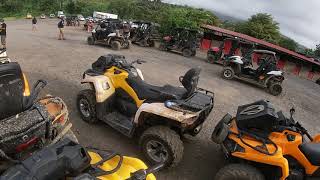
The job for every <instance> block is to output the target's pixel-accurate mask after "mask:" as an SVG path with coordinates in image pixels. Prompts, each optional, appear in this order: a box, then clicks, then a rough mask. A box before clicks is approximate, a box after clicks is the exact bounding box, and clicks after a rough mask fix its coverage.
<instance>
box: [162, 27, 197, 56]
mask: <svg viewBox="0 0 320 180" xmlns="http://www.w3.org/2000/svg"><path fill="white" fill-rule="evenodd" d="M198 34H199V32H198V31H197V30H191V29H186V28H176V29H174V30H173V32H172V33H171V34H170V35H168V36H165V37H164V38H163V40H162V42H161V44H160V50H163V51H168V50H170V51H178V52H181V53H182V55H183V56H185V57H191V56H195V55H196V50H197V47H198V44H199V43H198Z"/></svg>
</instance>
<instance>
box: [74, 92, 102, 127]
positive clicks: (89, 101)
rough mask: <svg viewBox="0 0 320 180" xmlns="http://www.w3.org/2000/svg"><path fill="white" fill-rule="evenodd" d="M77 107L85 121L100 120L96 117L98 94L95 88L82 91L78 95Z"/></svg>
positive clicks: (93, 121)
mask: <svg viewBox="0 0 320 180" xmlns="http://www.w3.org/2000/svg"><path fill="white" fill-rule="evenodd" d="M77 108H78V111H79V113H80V116H81V118H82V119H83V120H84V121H85V122H87V123H95V122H97V121H98V120H97V118H96V96H95V93H94V91H93V90H91V89H85V90H82V91H80V93H79V94H78V97H77Z"/></svg>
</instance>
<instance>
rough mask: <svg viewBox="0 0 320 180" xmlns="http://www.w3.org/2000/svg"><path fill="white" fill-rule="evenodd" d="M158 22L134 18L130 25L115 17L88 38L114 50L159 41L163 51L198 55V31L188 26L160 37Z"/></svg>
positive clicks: (144, 45)
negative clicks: (133, 44)
mask: <svg viewBox="0 0 320 180" xmlns="http://www.w3.org/2000/svg"><path fill="white" fill-rule="evenodd" d="M159 27H160V26H159V24H156V23H152V22H145V21H134V22H132V23H131V24H129V23H126V22H123V21H120V20H114V19H107V20H104V21H101V22H100V23H99V24H98V25H97V26H96V28H95V29H94V30H93V31H92V35H91V36H89V37H88V39H87V42H88V44H89V45H95V44H103V45H107V46H110V47H111V48H112V49H113V50H120V49H121V48H123V49H129V48H130V45H131V42H132V43H135V44H137V45H139V46H143V47H154V46H155V43H156V42H157V41H159V42H160V47H159V48H160V50H166V51H175V52H179V53H182V55H183V56H185V57H191V56H195V55H196V50H197V48H198V47H199V32H198V31H197V30H191V29H186V28H176V29H174V30H173V31H172V32H171V33H170V34H169V35H167V36H165V37H164V38H162V39H161V36H160V33H159Z"/></svg>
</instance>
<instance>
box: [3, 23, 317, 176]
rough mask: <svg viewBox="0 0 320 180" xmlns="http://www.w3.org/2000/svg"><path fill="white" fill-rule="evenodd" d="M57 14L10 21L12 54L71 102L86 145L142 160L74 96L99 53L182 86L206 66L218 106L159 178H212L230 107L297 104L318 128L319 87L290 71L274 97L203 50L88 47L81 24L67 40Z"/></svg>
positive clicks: (157, 80)
mask: <svg viewBox="0 0 320 180" xmlns="http://www.w3.org/2000/svg"><path fill="white" fill-rule="evenodd" d="M57 23H58V20H57V19H47V20H40V19H39V23H38V31H37V32H32V31H31V28H32V25H31V20H30V21H29V20H17V21H8V22H7V25H8V33H7V34H8V35H7V38H8V39H7V42H8V51H7V52H8V55H9V56H10V57H11V59H13V60H14V61H18V62H19V63H20V64H21V66H22V68H23V71H24V72H25V74H26V75H27V76H28V77H29V79H30V80H31V81H32V82H35V80H37V79H39V78H41V79H45V80H47V81H48V82H49V84H48V86H47V88H46V89H45V90H44V92H43V94H47V93H50V94H52V95H56V96H60V97H62V98H63V99H64V100H65V101H66V102H67V104H68V106H69V111H70V113H71V121H72V123H73V131H74V132H75V134H76V135H77V137H78V138H79V140H80V142H81V143H82V144H83V145H90V146H95V147H99V148H103V149H113V150H115V151H118V152H120V153H122V154H125V155H129V156H135V157H139V158H141V159H143V156H142V154H141V152H140V151H139V148H138V146H137V144H138V141H137V139H128V138H126V137H125V136H123V135H121V134H120V133H118V132H116V131H115V130H113V129H111V128H110V127H108V126H107V125H105V124H102V123H98V124H96V125H88V124H86V123H84V122H83V121H82V120H81V119H80V116H79V114H78V113H77V110H76V105H75V101H76V95H77V92H79V91H80V89H81V88H82V87H81V85H80V80H81V77H82V73H83V72H84V71H85V70H86V69H88V68H89V67H90V66H91V63H92V62H94V61H95V60H96V59H97V58H98V57H99V56H100V55H104V54H108V53H115V54H122V55H125V56H126V58H127V59H129V60H135V59H138V58H140V59H143V60H146V61H147V63H145V64H142V65H139V68H140V69H141V70H142V71H143V73H144V76H145V79H146V81H147V82H150V83H151V84H155V85H164V84H172V85H177V86H179V85H180V83H179V81H178V77H179V76H181V75H183V74H184V73H185V72H186V71H187V70H188V69H190V68H192V67H195V66H200V67H201V68H202V72H201V77H200V82H199V86H200V87H202V88H206V89H208V90H211V91H213V92H215V107H214V110H213V112H212V113H211V114H210V117H209V118H208V120H207V121H206V122H205V124H204V128H203V130H202V131H201V132H200V134H199V135H198V136H196V137H186V138H185V139H184V143H185V154H184V158H183V160H182V162H181V164H180V165H179V166H178V167H176V168H173V169H170V170H165V171H162V172H159V173H158V174H157V177H158V179H190V180H193V179H203V180H206V179H208V180H209V179H213V177H214V175H215V173H216V172H217V170H218V169H219V168H221V167H222V166H223V163H224V157H223V155H222V153H221V152H220V150H219V148H218V146H217V145H215V144H214V143H213V142H211V140H210V136H211V133H212V131H213V129H214V126H215V125H216V123H217V121H218V120H219V119H221V118H222V117H223V116H224V115H225V114H226V113H227V112H230V113H231V114H235V112H236V110H237V106H238V105H242V104H246V103H251V102H253V101H256V100H260V99H268V100H270V101H272V102H273V104H274V105H275V107H276V108H279V109H282V110H283V111H284V112H288V111H289V109H290V107H291V105H292V104H294V105H295V107H296V110H297V111H296V115H295V118H296V119H297V120H300V121H301V122H302V124H303V125H305V126H306V127H307V128H308V129H309V130H310V131H311V133H316V132H317V131H319V130H320V129H319V127H320V124H319V122H320V93H319V92H320V86H319V85H316V84H315V83H313V82H311V81H307V80H303V79H298V78H296V77H293V76H290V75H288V76H287V77H286V80H285V82H284V89H285V91H284V93H283V94H282V95H281V96H280V97H274V96H272V95H270V94H268V93H266V92H265V91H264V90H262V89H259V88H256V87H254V86H251V85H248V84H245V83H243V82H238V81H227V80H224V79H222V78H221V77H220V72H221V70H222V67H221V66H219V65H213V64H208V63H206V62H205V55H204V53H198V55H197V57H194V58H190V59H188V58H184V57H182V56H180V55H179V54H176V53H170V52H162V51H158V50H157V49H153V48H142V47H138V46H133V47H132V48H131V49H130V50H121V51H112V50H110V49H108V48H106V47H102V46H89V45H87V43H86V38H87V36H88V35H89V34H88V33H87V32H85V31H83V30H82V29H81V28H80V27H66V28H65V37H66V38H67V40H65V41H59V40H57V36H58V29H57V26H56V24H57Z"/></svg>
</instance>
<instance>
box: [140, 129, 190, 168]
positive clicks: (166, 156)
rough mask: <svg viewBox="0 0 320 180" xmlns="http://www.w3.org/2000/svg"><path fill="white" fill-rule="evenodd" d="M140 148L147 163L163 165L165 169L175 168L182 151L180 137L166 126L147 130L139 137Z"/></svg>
mask: <svg viewBox="0 0 320 180" xmlns="http://www.w3.org/2000/svg"><path fill="white" fill-rule="evenodd" d="M140 147H141V149H142V151H143V153H144V155H145V156H146V158H147V159H148V161H149V162H151V163H152V164H159V163H164V164H165V167H174V166H176V165H177V164H178V163H179V162H180V161H181V159H182V156H183V149H184V147H183V143H182V141H181V139H180V136H179V135H178V134H177V133H176V132H175V131H173V130H171V129H170V128H169V127H166V126H155V127H150V128H149V129H147V130H146V131H145V132H144V133H143V134H142V135H141V137H140Z"/></svg>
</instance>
